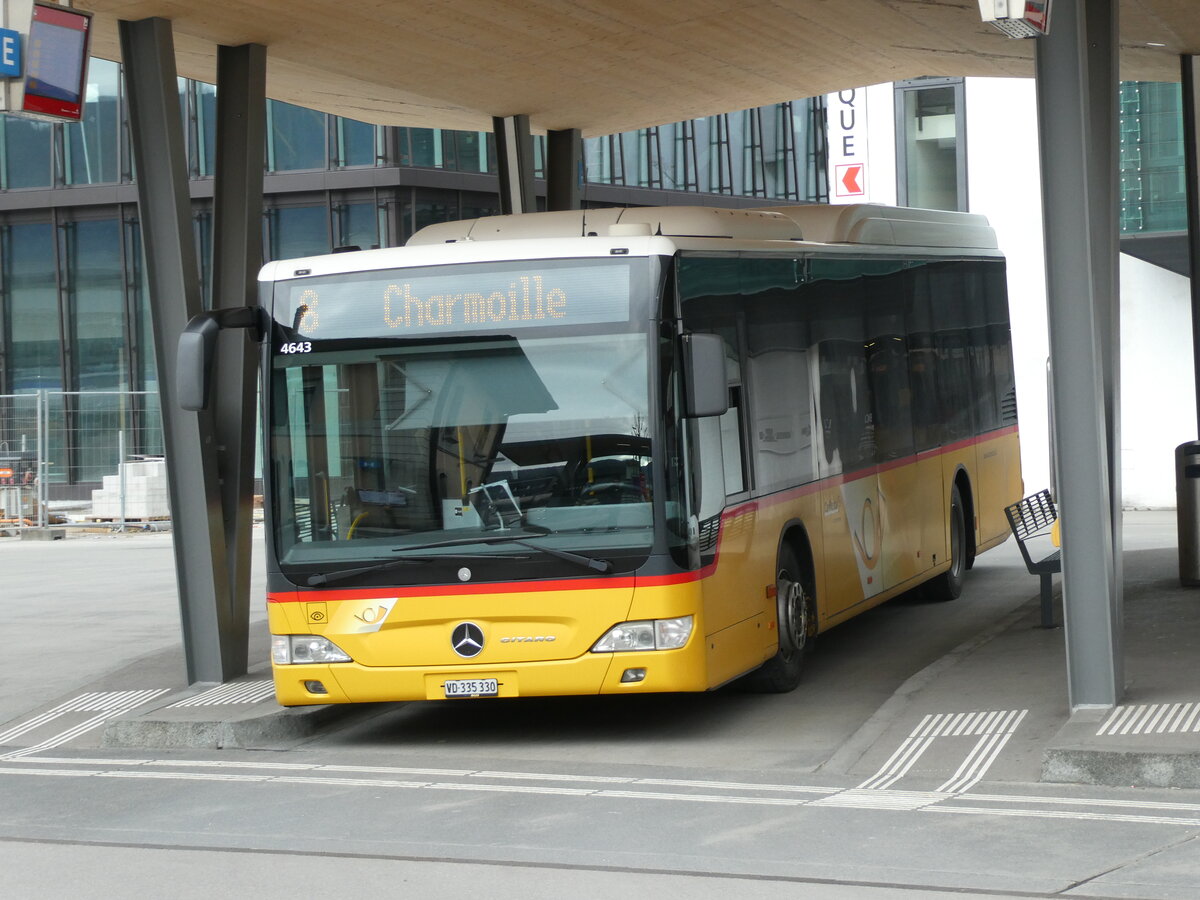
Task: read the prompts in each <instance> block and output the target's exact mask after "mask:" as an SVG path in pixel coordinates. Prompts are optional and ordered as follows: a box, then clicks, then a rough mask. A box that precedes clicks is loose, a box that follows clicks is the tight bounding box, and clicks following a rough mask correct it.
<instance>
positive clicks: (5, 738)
mask: <svg viewBox="0 0 1200 900" xmlns="http://www.w3.org/2000/svg"><path fill="white" fill-rule="evenodd" d="M166 692H167V688H149V689H146V690H140V691H98V692H91V693H87V694H80V695H79V696H78V697H75V698H73V699H71V700H68V701H66V702H65V703H61V704H59V705H58V706H56V707H54V708H53V709H50V710H47V711H46V712H44V713H42V714H41V715H38V716H34V717H33V718H32V719H29V720H27V721H25V722H22V723H20V724H19V725H15V726H13V727H12V728H10V729H8V730H7V731H5V732H3V733H0V744H7V743H8V742H9V741H11V740H13V739H14V738H18V737H20V736H22V735H24V734H28V733H29V732H31V731H33V730H34V729H37V728H40V727H41V726H43V725H46V724H48V723H50V722H53V721H55V720H56V719H60V718H62V717H64V716H67V715H69V714H71V713H78V712H92V713H95V715H93V716H90V717H88V718H87V719H84V720H83V721H82V722H78V723H76V724H74V725H72V726H70V727H69V728H67V729H65V730H63V731H60V732H59V733H58V734H55V735H53V736H51V737H49V738H47V739H46V740H44V741H41V742H40V743H37V744H34V745H33V746H31V747H25V748H23V749H21V750H14V751H12V752H11V753H5V754H3V755H0V760H7V759H19V758H21V757H25V756H30V755H32V754H34V753H41V752H42V751H43V750H53V749H54V748H55V747H61V746H62V745H63V744H65V743H67V742H68V741H70V740H73V739H74V738H77V737H79V736H80V735H81V734H86V733H87V732H89V731H91V730H93V729H95V728H99V727H100V726H101V725H103V724H105V723H106V722H108V721H109V720H110V719H115V718H116V717H117V716H119V715H120V714H121V713H124V712H128V711H129V710H131V709H134V708H135V707H138V706H141V705H142V704H144V703H149V702H150V701H151V700H153V699H154V698H155V697H160V696H162V695H163V694H165V693H166Z"/></svg>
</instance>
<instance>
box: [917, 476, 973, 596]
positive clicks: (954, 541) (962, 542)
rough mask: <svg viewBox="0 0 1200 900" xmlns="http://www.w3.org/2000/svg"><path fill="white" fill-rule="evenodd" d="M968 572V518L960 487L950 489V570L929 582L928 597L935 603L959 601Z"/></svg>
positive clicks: (955, 486)
mask: <svg viewBox="0 0 1200 900" xmlns="http://www.w3.org/2000/svg"><path fill="white" fill-rule="evenodd" d="M966 571H967V518H966V514H965V513H964V512H963V499H962V493H961V492H960V491H959V489H958V485H957V484H956V485H954V487H952V488H951V489H950V568H949V569H947V570H946V571H945V572H943V573H942V574H941V575H938V576H937V577H936V578H934V579H933V580H932V581H930V582H929V584H928V587H927V589H926V596H928V597H929V599H930V600H933V601H935V602H939V603H944V602H947V601H949V600H957V599H958V598H959V595H961V594H962V589H963V577H964V575H965V574H966Z"/></svg>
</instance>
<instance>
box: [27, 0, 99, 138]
mask: <svg viewBox="0 0 1200 900" xmlns="http://www.w3.org/2000/svg"><path fill="white" fill-rule="evenodd" d="M91 27H92V14H91V13H87V12H80V11H79V10H77V9H68V8H66V7H62V6H48V5H43V4H41V3H35V4H34V6H33V20H32V21H31V22H30V25H29V36H28V38H27V39H26V44H25V92H24V97H23V99H22V102H21V106H20V109H19V111H20V112H25V113H32V114H35V115H42V116H52V117H54V118H56V119H70V120H73V121H78V120H79V119H80V118H81V117H82V115H83V104H84V100H85V99H86V90H87V63H88V49H89V46H90V43H91V40H90V39H91Z"/></svg>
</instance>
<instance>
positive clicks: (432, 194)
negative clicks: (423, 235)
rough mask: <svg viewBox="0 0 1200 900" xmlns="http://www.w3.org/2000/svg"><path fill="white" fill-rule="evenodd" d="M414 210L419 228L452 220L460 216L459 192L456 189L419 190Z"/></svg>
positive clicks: (417, 227)
mask: <svg viewBox="0 0 1200 900" xmlns="http://www.w3.org/2000/svg"><path fill="white" fill-rule="evenodd" d="M413 212H414V214H415V219H416V221H415V225H416V229H417V230H420V229H422V228H424V227H425V226H426V225H433V224H435V223H437V222H452V221H454V220H455V219H458V218H459V215H458V194H457V192H455V191H418V192H417V197H416V203H415V208H414V210H413Z"/></svg>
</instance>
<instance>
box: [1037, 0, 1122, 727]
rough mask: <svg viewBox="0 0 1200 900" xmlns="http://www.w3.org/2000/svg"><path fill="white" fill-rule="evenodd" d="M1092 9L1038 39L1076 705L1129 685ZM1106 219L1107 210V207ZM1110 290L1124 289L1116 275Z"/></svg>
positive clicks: (1062, 10)
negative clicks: (1116, 546)
mask: <svg viewBox="0 0 1200 900" xmlns="http://www.w3.org/2000/svg"><path fill="white" fill-rule="evenodd" d="M1099 5H1102V6H1108V7H1111V2H1110V0H1103V3H1101V4H1099ZM1085 9H1091V5H1090V4H1089V5H1087V6H1085V4H1084V3H1083V2H1082V0H1059V2H1058V3H1057V4H1055V9H1054V23H1053V26H1052V28H1051V30H1050V34H1049V35H1047V36H1046V37H1044V38H1039V39H1038V40H1037V47H1036V50H1035V55H1036V61H1037V102H1038V126H1039V141H1040V150H1041V163H1042V201H1043V207H1044V216H1045V235H1046V236H1045V241H1046V293H1047V304H1048V312H1049V325H1050V359H1051V365H1052V367H1053V371H1052V378H1051V382H1052V393H1053V402H1054V412H1055V427H1054V432H1055V434H1054V438H1055V446H1056V468H1057V471H1058V492H1059V496H1058V500H1059V504H1060V507H1061V509H1062V541H1063V609H1064V615H1063V618H1064V626H1065V627H1064V633H1065V638H1066V649H1067V693H1068V698H1069V701H1070V704H1071V707H1072V709H1079V708H1082V707H1108V706H1113V705H1115V704H1116V702H1117V700H1118V699H1119V698H1120V695H1121V693H1122V692H1123V690H1124V675H1123V672H1122V661H1121V659H1120V654H1119V653H1118V649H1117V634H1116V632H1117V631H1119V628H1120V622H1119V619H1118V610H1119V605H1118V591H1117V585H1116V569H1115V566H1114V551H1113V534H1114V517H1113V509H1114V498H1113V494H1112V486H1111V485H1112V482H1111V480H1110V478H1109V467H1110V458H1109V452H1108V446H1109V444H1108V441H1109V434H1108V430H1107V420H1108V417H1107V414H1106V413H1107V410H1108V406H1109V405H1108V404H1107V403H1106V402H1105V372H1104V366H1103V360H1104V355H1103V351H1102V347H1101V332H1102V329H1108V328H1110V327H1111V319H1110V318H1109V316H1110V310H1109V307H1108V306H1107V305H1103V306H1101V307H1100V308H1097V301H1096V297H1097V291H1096V281H1097V278H1096V271H1097V266H1099V267H1100V269H1101V270H1108V271H1111V266H1112V265H1113V264H1112V262H1111V261H1110V260H1107V259H1106V258H1105V255H1106V254H1107V253H1109V252H1112V249H1111V247H1112V245H1111V243H1110V242H1109V241H1107V240H1106V239H1105V238H1104V236H1103V235H1099V236H1097V238H1096V239H1095V240H1093V237H1092V235H1093V229H1094V228H1099V227H1101V226H1099V225H1097V224H1095V223H1094V221H1093V219H1092V216H1091V214H1090V210H1091V207H1092V205H1093V203H1094V202H1098V198H1100V197H1103V196H1104V193H1103V190H1102V189H1101V188H1100V187H1099V186H1098V185H1096V184H1095V183H1094V182H1095V181H1096V180H1098V179H1099V180H1104V179H1106V178H1108V177H1109V176H1110V174H1111V173H1110V172H1108V171H1107V170H1106V169H1107V166H1106V165H1104V164H1103V163H1102V164H1101V165H1100V166H1098V167H1097V165H1096V164H1097V162H1098V161H1102V160H1104V159H1106V158H1108V157H1109V149H1108V148H1107V147H1104V148H1101V149H1100V150H1097V151H1096V152H1095V153H1093V152H1091V151H1090V150H1089V142H1090V141H1091V140H1100V141H1103V140H1104V139H1105V136H1106V135H1111V133H1110V132H1108V131H1107V130H1106V129H1101V130H1099V131H1096V130H1094V129H1093V128H1092V127H1090V124H1089V120H1091V119H1092V118H1093V115H1092V108H1091V94H1090V89H1091V83H1090V80H1089V72H1088V55H1089V54H1088V50H1087V41H1086V39H1085V33H1086V29H1085V25H1084V21H1085V19H1084V10H1085ZM1092 12H1093V13H1094V14H1101V13H1102V10H1100V9H1099V8H1097V9H1095V10H1092ZM1106 49H1107V52H1108V53H1115V50H1116V45H1115V43H1108V44H1107V46H1106ZM1096 52H1100V53H1103V52H1104V49H1098V50H1097V51H1096ZM1101 77H1102V78H1107V74H1106V73H1105V74H1102V75H1101ZM1108 139H1109V140H1111V136H1109V137H1108ZM1097 168H1099V169H1101V170H1102V171H1097ZM1093 198H1097V199H1093ZM1099 202H1102V201H1099ZM1102 220H1104V221H1107V217H1105V216H1104V215H1103V214H1102ZM1110 293H1115V285H1114V286H1113V290H1112V291H1111V292H1110ZM1101 320H1103V321H1101ZM1114 337H1115V336H1114ZM1110 346H1114V344H1110Z"/></svg>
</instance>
